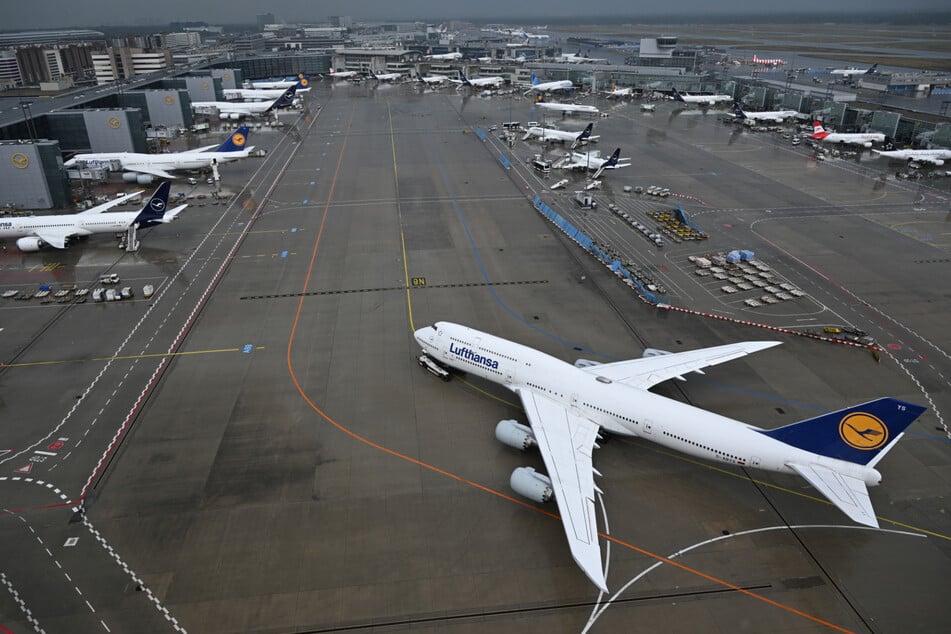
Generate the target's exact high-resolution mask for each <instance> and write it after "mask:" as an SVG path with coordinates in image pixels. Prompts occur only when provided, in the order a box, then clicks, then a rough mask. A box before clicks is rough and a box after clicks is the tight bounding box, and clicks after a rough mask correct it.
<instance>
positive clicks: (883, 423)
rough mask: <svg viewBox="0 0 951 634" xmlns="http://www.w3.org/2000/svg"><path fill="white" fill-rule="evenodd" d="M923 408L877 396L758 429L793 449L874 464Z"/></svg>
mask: <svg viewBox="0 0 951 634" xmlns="http://www.w3.org/2000/svg"><path fill="white" fill-rule="evenodd" d="M926 409H927V408H925V407H921V406H920V405H913V404H912V403H906V402H905V401H899V400H897V399H894V398H880V399H878V400H875V401H869V402H868V403H862V404H861V405H855V406H853V407H847V408H845V409H840V410H839V411H837V412H831V413H829V414H823V415H822V416H816V417H815V418H809V419H806V420H803V421H799V422H798V423H793V424H792V425H786V426H785V427H779V428H778V429H771V430H769V431H762V432H761V433H763V434H765V435H767V436H769V437H770V438H774V439H776V440H778V441H780V442H784V443H786V444H787V445H791V446H793V447H796V448H797V449H802V450H804V451H811V452H812V453H817V454H819V455H821V456H827V457H829V458H836V459H838V460H846V461H848V462H854V463H856V464H861V465H868V464H869V463H871V464H870V466H874V465H875V463H877V462H878V460H880V459H881V457H882V456H884V455H885V453H886V452H887V451H888V450H889V449H891V448H892V446H893V445H894V444H895V441H896V440H898V438H899V436H901V434H902V433H904V431H905V429H907V427H908V426H909V425H911V424H912V423H913V422H915V419H916V418H918V417H919V416H921V414H922V413H923V412H924V411H925V410H926Z"/></svg>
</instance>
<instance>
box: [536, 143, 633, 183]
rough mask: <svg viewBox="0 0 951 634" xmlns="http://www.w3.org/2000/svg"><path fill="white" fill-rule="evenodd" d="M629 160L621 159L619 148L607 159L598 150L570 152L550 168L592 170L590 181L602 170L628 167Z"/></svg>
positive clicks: (599, 174) (629, 164)
mask: <svg viewBox="0 0 951 634" xmlns="http://www.w3.org/2000/svg"><path fill="white" fill-rule="evenodd" d="M630 160H631V159H630V158H621V148H617V149H616V150H614V152H613V153H612V154H611V156H609V157H608V158H604V157H603V156H601V151H600V150H592V151H591V152H571V153H570V154H568V155H566V156H565V157H564V158H563V159H559V160H557V161H555V163H554V164H553V165H552V167H557V168H560V169H570V170H585V171H588V170H594V174H592V175H591V180H596V179H597V178H598V177H599V176H601V174H602V173H603V172H604V170H613V169H618V168H619V167H630V166H631V163H630ZM622 161H627V162H622Z"/></svg>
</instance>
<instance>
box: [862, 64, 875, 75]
mask: <svg viewBox="0 0 951 634" xmlns="http://www.w3.org/2000/svg"><path fill="white" fill-rule="evenodd" d="M877 68H878V63H877V62H876V63H874V64H872V65H871V66H869V69H868V70H867V71H865V74H866V75H871V74H873V73H875V72H877V70H876V69H877Z"/></svg>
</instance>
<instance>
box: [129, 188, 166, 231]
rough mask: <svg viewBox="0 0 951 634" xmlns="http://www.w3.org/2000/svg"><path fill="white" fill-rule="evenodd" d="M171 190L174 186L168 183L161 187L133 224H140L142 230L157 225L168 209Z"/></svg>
mask: <svg viewBox="0 0 951 634" xmlns="http://www.w3.org/2000/svg"><path fill="white" fill-rule="evenodd" d="M171 189H172V184H171V183H170V182H168V181H165V182H164V183H162V184H161V185H159V186H158V188H157V189H156V190H155V193H154V194H152V197H151V198H150V199H149V201H148V202H147V203H145V206H144V207H142V211H140V212H139V215H138V216H136V217H135V220H133V222H135V223H138V225H139V227H140V228H144V227H149V226H152V225H153V224H157V222H158V221H160V220H161V219H162V216H164V215H165V210H166V209H168V193H169V191H170V190H171Z"/></svg>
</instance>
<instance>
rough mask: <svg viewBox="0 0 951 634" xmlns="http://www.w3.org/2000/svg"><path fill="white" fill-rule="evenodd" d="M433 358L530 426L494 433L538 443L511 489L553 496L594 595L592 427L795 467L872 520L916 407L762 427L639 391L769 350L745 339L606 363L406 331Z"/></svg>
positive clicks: (705, 454) (444, 327)
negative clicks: (537, 456) (873, 494)
mask: <svg viewBox="0 0 951 634" xmlns="http://www.w3.org/2000/svg"><path fill="white" fill-rule="evenodd" d="M414 337H415V338H416V341H417V342H418V343H419V344H420V346H421V347H422V349H423V352H424V353H425V354H426V355H427V356H428V357H430V358H431V359H434V360H436V361H437V362H438V363H440V364H444V365H446V366H449V367H451V368H454V369H456V370H460V371H463V372H467V373H469V374H470V375H474V376H479V377H481V378H484V379H487V380H489V381H491V382H493V383H498V384H500V385H503V386H504V387H506V388H508V389H510V390H512V391H513V392H515V393H516V394H518V395H519V399H520V400H521V402H522V407H523V408H524V410H525V415H526V417H527V418H528V422H529V424H530V425H531V426H530V427H529V426H526V425H522V424H520V423H518V422H516V421H512V420H503V421H501V422H500V423H499V424H498V426H497V427H496V431H495V434H496V438H498V439H499V440H500V441H501V442H502V443H504V444H506V445H508V446H510V447H514V448H517V449H526V448H528V447H532V446H537V447H538V449H539V452H540V453H541V456H542V460H543V462H544V463H545V467H546V469H547V471H548V476H544V475H542V474H540V473H537V472H536V471H535V470H534V469H533V468H531V467H520V468H518V469H516V470H515V471H514V472H513V473H512V476H511V479H510V484H511V486H512V488H513V489H514V490H515V491H516V492H517V493H519V494H520V495H523V496H525V497H527V498H529V499H531V500H534V501H536V502H547V501H550V500H551V499H552V498H554V499H555V501H556V502H557V504H558V511H559V514H560V515H561V520H562V523H563V524H564V530H565V535H566V536H567V538H568V545H569V547H570V549H571V554H572V556H573V557H574V559H575V561H576V562H577V563H578V565H579V566H580V567H581V569H582V570H583V571H584V573H585V574H586V575H587V576H588V578H589V579H591V581H592V582H594V584H595V585H596V586H598V587H599V588H600V589H601V590H602V591H605V592H606V591H607V583H606V581H605V578H604V571H603V567H602V564H601V549H600V545H599V543H598V528H597V519H596V518H597V514H596V512H595V505H594V498H595V492H596V491H597V492H598V493H600V492H601V491H600V489H598V487H597V486H596V485H595V483H594V475H595V474H597V475H601V474H600V473H598V472H597V471H596V470H595V469H594V466H593V464H592V454H593V453H594V449H595V448H596V447H597V446H598V445H597V444H596V441H597V439H598V432H599V430H600V429H601V428H603V429H605V430H606V431H609V432H611V433H613V434H619V435H624V436H635V437H642V438H644V439H645V440H649V441H651V442H655V443H657V444H659V445H662V446H664V447H667V448H669V449H674V450H677V451H680V452H683V453H686V454H688V455H691V456H695V457H697V458H700V459H703V460H709V461H712V462H716V463H725V464H730V465H739V466H741V467H756V468H758V469H764V470H767V471H774V472H778V473H786V474H798V475H800V476H802V477H803V478H805V479H806V480H807V481H808V482H809V483H810V484H811V485H812V486H813V487H815V488H816V489H818V490H819V492H821V493H822V494H823V495H824V496H825V497H826V498H828V499H829V501H830V502H832V503H833V504H835V505H836V506H837V507H839V508H840V509H841V510H842V511H843V512H845V514H846V515H848V516H849V517H850V518H851V519H852V520H853V521H856V522H858V523H861V524H865V525H867V526H873V527H877V526H878V521H877V520H876V518H875V511H874V509H873V508H872V503H871V500H870V499H869V495H868V490H867V488H866V487H867V486H875V485H877V484H879V483H880V482H881V480H882V476H881V474H880V473H879V472H878V471H877V470H876V469H875V466H876V465H877V464H878V462H879V461H880V460H881V459H882V458H883V457H884V456H885V454H886V453H888V451H889V450H890V449H892V447H894V446H895V444H896V443H897V442H898V441H899V440H900V439H901V437H902V435H903V433H904V431H905V429H906V428H907V427H908V426H909V425H911V423H913V422H914V421H915V419H917V418H918V417H919V416H920V415H921V414H922V413H923V412H924V411H925V408H924V407H920V406H918V405H914V404H912V403H906V402H904V401H899V400H897V399H892V398H880V399H877V400H875V401H870V402H868V403H864V404H862V405H856V406H853V407H848V408H846V409H842V410H839V411H837V412H832V413H829V414H823V415H821V416H816V417H814V418H809V419H806V420H803V421H800V422H798V423H792V424H791V425H785V426H783V427H779V428H776V429H770V430H766V429H760V428H757V427H754V426H753V425H749V424H747V423H743V422H741V421H737V420H733V419H730V418H727V417H725V416H721V415H719V414H715V413H713V412H708V411H706V410H702V409H699V408H697V407H693V406H691V405H687V404H686V403H681V402H680V401H676V400H673V399H669V398H666V397H664V396H661V395H659V394H654V393H652V392H650V391H649V388H651V387H652V386H654V385H656V384H658V383H661V382H663V381H666V380H668V379H671V378H675V377H679V376H682V375H683V374H685V373H688V372H696V371H700V370H701V369H702V368H705V367H708V366H712V365H717V364H720V363H724V362H726V361H730V360H732V359H737V358H740V357H742V356H745V355H747V354H751V353H753V352H757V351H760V350H765V349H767V348H771V347H773V346H775V345H778V344H779V343H780V342H778V341H751V342H742V343H733V344H727V345H724V346H716V347H713V348H703V349H700V350H691V351H688V352H678V353H674V354H659V355H658V354H656V352H655V354H653V355H652V354H649V353H648V352H647V351H645V357H644V358H641V359H631V360H628V361H619V362H616V363H605V364H591V363H590V362H589V363H587V364H586V367H576V366H572V365H570V364H568V363H565V362H563V361H561V360H560V359H556V358H555V357H552V356H549V355H547V354H545V353H543V352H541V351H539V350H535V349H533V348H529V347H527V346H523V345H520V344H518V343H515V342H512V341H508V340H506V339H502V338H500V337H495V336H493V335H490V334H488V333H484V332H479V331H477V330H474V329H472V328H468V327H466V326H461V325H458V324H453V323H448V322H436V323H435V324H433V325H432V326H427V327H425V328H420V329H419V330H417V331H416V332H415V334H414Z"/></svg>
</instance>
